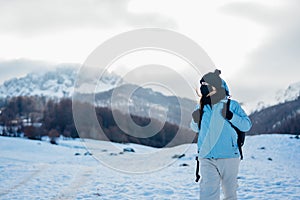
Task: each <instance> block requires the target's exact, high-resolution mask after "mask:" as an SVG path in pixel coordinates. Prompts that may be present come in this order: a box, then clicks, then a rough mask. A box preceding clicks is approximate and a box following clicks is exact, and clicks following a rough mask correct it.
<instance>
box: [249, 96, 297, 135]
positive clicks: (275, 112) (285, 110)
mask: <svg viewBox="0 0 300 200" xmlns="http://www.w3.org/2000/svg"><path fill="white" fill-rule="evenodd" d="M250 119H251V121H252V123H253V127H252V128H251V130H250V132H249V134H263V133H274V132H275V133H291V134H299V133H300V123H299V122H300V97H298V98H297V99H296V100H293V101H287V102H285V103H280V104H278V105H274V106H271V107H268V108H265V109H262V110H260V111H257V112H254V113H253V114H251V115H250Z"/></svg>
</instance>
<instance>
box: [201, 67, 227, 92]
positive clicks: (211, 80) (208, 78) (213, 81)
mask: <svg viewBox="0 0 300 200" xmlns="http://www.w3.org/2000/svg"><path fill="white" fill-rule="evenodd" d="M220 74H221V70H218V69H216V70H215V71H214V72H209V73H207V74H205V75H204V76H203V77H202V79H201V80H200V83H201V84H203V83H204V82H205V83H208V84H209V85H211V86H214V87H215V88H221V87H222V84H223V82H222V79H221V78H220Z"/></svg>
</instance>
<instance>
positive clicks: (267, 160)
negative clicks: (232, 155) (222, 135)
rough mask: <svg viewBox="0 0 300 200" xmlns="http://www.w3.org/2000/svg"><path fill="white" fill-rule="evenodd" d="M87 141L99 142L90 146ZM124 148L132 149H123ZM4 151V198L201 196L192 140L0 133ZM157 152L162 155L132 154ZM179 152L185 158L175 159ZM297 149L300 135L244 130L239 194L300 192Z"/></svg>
mask: <svg viewBox="0 0 300 200" xmlns="http://www.w3.org/2000/svg"><path fill="white" fill-rule="evenodd" d="M86 143H89V144H94V147H95V148H93V149H88V150H87V149H86V147H85V145H86ZM125 147H130V148H133V149H134V150H135V152H134V153H132V152H122V150H123V149H124V148H125ZM0 152H1V153H0V171H1V173H0V199H3V200H4V199H5V200H6V199H31V200H34V199H85V200H86V199H101V200H106V199H107V200H108V199H109V200H111V199H172V200H174V199H180V200H182V199H187V200H188V199H193V200H196V199H199V185H198V184H197V183H195V182H194V179H195V177H194V170H195V160H194V156H195V152H196V145H195V144H192V145H190V144H187V145H181V146H177V147H173V148H166V149H162V150H159V149H155V148H150V147H145V146H140V145H134V144H112V143H108V142H103V141H93V140H86V141H85V143H83V142H81V141H79V140H61V141H59V145H51V144H49V143H48V142H45V141H32V140H26V139H20V138H6V137H0ZM87 152H91V153H93V156H95V155H97V153H99V154H101V155H103V156H104V157H102V158H104V160H103V159H102V160H100V161H98V160H97V159H95V158H94V157H93V156H91V155H90V154H89V153H87ZM121 152H122V153H121ZM153 152H156V154H157V157H158V159H157V160H152V161H150V162H145V160H143V159H140V160H133V159H137V155H144V158H145V156H147V155H148V154H151V153H153ZM182 153H184V154H185V156H184V157H182V158H180V159H178V160H175V159H173V158H172V156H173V155H176V154H177V155H178V154H182ZM299 156H300V140H298V139H295V137H294V136H289V135H260V136H251V137H250V136H249V137H247V138H246V144H245V147H244V160H243V161H242V162H241V167H240V173H239V190H238V197H239V199H241V200H242V199H255V200H257V199H259V200H264V199H266V200H269V199H272V200H279V199H280V200H282V199H291V200H296V199H300V173H299V167H300V160H299ZM95 157H97V158H99V157H98V156H95ZM124 158H126V159H124ZM105 159H109V160H111V161H112V163H115V164H116V163H117V164H118V165H119V166H120V167H122V166H126V165H129V163H135V162H138V163H139V165H136V166H134V167H135V168H136V169H147V168H152V169H158V168H157V166H156V165H157V163H159V165H160V166H163V167H161V168H160V170H158V171H154V172H152V173H139V174H135V173H122V172H119V171H116V170H113V169H112V168H109V167H106V166H104V164H105V163H106V164H107V162H106V161H107V160H105ZM167 163H168V164H167ZM119 169H120V168H119ZM131 169H133V168H131Z"/></svg>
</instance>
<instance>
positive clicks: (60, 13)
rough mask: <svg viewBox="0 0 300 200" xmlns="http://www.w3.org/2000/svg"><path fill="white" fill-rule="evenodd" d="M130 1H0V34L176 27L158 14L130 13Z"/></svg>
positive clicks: (172, 22) (171, 21)
mask: <svg viewBox="0 0 300 200" xmlns="http://www.w3.org/2000/svg"><path fill="white" fill-rule="evenodd" d="M129 2H130V1H129V0H121V1H120V0H101V1H100V0H76V1H74V0H44V1H39V0H26V1H23V0H11V1H6V0H0V32H6V33H7V32H9V33H14V34H18V35H26V36H30V35H36V34H40V33H45V32H48V31H51V32H55V31H61V30H66V29H68V30H69V29H72V28H76V29H84V28H97V29H101V28H111V27H115V26H120V25H129V26H134V27H139V26H156V27H176V24H175V22H174V21H173V20H171V19H169V18H167V17H165V16H162V15H160V14H157V13H139V14H137V13H132V12H129V11H128V9H127V8H128V4H129Z"/></svg>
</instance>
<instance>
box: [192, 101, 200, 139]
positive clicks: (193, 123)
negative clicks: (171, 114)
mask: <svg viewBox="0 0 300 200" xmlns="http://www.w3.org/2000/svg"><path fill="white" fill-rule="evenodd" d="M197 109H199V105H197V106H196V108H195V110H197ZM195 110H194V111H195ZM190 128H191V129H192V130H193V131H194V132H196V133H198V132H199V127H198V123H197V122H195V121H194V120H193V118H192V120H191V123H190Z"/></svg>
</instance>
